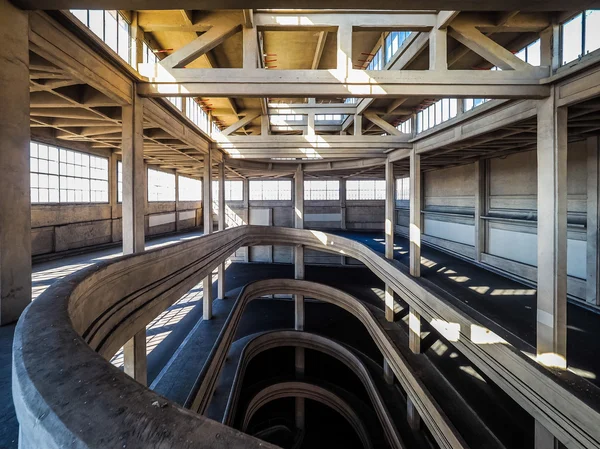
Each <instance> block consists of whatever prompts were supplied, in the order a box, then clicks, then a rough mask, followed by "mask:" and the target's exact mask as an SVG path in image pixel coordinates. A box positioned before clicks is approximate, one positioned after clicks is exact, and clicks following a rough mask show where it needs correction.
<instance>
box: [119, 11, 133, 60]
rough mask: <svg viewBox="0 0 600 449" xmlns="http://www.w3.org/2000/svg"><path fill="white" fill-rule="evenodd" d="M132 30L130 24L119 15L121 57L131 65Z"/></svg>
mask: <svg viewBox="0 0 600 449" xmlns="http://www.w3.org/2000/svg"><path fill="white" fill-rule="evenodd" d="M130 36H131V29H130V27H129V23H127V21H126V20H125V19H124V18H123V16H122V15H120V14H119V36H118V37H119V49H118V52H117V53H119V56H120V57H121V58H123V59H124V60H125V61H127V62H128V63H129V64H131V45H130V42H131V37H130Z"/></svg>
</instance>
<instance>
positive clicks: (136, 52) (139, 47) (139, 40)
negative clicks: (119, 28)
mask: <svg viewBox="0 0 600 449" xmlns="http://www.w3.org/2000/svg"><path fill="white" fill-rule="evenodd" d="M138 18H139V13H138V12H137V11H133V13H132V18H131V40H132V42H133V49H132V53H133V54H132V55H131V58H132V61H133V62H134V67H135V68H136V69H137V68H138V64H142V63H143V62H144V45H143V44H144V30H142V29H141V28H140V26H139V22H138ZM184 103H185V101H184Z"/></svg>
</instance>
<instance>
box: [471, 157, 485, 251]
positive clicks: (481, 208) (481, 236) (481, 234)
mask: <svg viewBox="0 0 600 449" xmlns="http://www.w3.org/2000/svg"><path fill="white" fill-rule="evenodd" d="M485 173H486V163H485V160H483V159H480V160H478V161H476V162H475V214H474V220H475V221H474V224H475V261H477V262H481V254H482V253H484V252H485V220H482V218H481V217H482V216H483V215H485V212H486V209H485V204H486V195H487V189H486V182H487V181H486V177H485Z"/></svg>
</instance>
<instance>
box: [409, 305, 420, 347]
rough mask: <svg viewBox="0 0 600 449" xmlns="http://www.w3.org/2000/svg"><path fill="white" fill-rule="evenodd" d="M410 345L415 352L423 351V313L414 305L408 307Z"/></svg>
mask: <svg viewBox="0 0 600 449" xmlns="http://www.w3.org/2000/svg"><path fill="white" fill-rule="evenodd" d="M408 347H409V348H410V350H411V351H412V352H414V353H415V354H419V353H420V352H421V315H420V314H419V312H417V311H416V310H415V309H414V308H413V307H409V309H408Z"/></svg>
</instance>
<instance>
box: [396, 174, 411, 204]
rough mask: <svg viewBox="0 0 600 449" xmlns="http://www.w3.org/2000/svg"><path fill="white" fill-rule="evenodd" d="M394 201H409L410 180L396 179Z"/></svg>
mask: <svg viewBox="0 0 600 449" xmlns="http://www.w3.org/2000/svg"><path fill="white" fill-rule="evenodd" d="M396 199H397V200H409V199H410V178H399V179H396Z"/></svg>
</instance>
